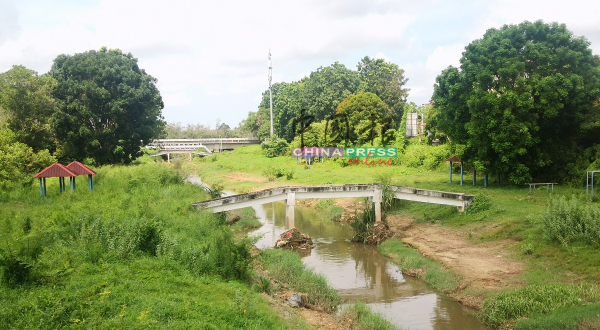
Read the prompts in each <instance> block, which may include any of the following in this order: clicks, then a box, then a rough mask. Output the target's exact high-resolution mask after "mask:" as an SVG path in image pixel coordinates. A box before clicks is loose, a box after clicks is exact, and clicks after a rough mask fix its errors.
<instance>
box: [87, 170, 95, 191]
mask: <svg viewBox="0 0 600 330" xmlns="http://www.w3.org/2000/svg"><path fill="white" fill-rule="evenodd" d="M88 185H89V187H90V191H92V190H94V183H93V182H92V175H91V174H89V175H88Z"/></svg>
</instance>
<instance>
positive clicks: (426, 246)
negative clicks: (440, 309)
mask: <svg viewBox="0 0 600 330" xmlns="http://www.w3.org/2000/svg"><path fill="white" fill-rule="evenodd" d="M387 220H388V223H389V225H390V228H392V229H393V230H394V231H396V235H397V237H399V238H400V239H401V240H402V242H404V243H405V244H407V245H410V246H412V247H414V248H416V249H417V250H418V251H419V252H420V253H421V254H423V255H424V256H426V257H428V258H431V259H433V260H437V261H439V262H441V263H442V264H444V266H446V267H448V268H449V269H450V270H451V271H453V272H454V273H456V274H458V275H460V277H461V286H460V287H461V289H465V288H467V287H472V288H477V289H486V290H497V289H501V288H505V287H508V286H510V285H514V283H513V282H511V279H512V278H514V277H515V276H517V275H519V274H521V273H522V272H523V271H524V270H525V264H524V263H522V262H520V261H518V260H514V259H512V258H511V257H510V251H509V249H508V248H509V247H510V246H511V245H513V244H514V243H515V242H514V241H510V240H499V241H493V242H484V243H479V244H475V243H472V242H470V241H469V239H468V237H467V234H466V233H464V232H463V231H460V230H458V229H454V228H449V227H443V226H440V225H436V224H429V223H415V221H414V220H413V219H410V218H408V217H406V216H401V215H390V216H388V219H387ZM466 303H467V304H468V305H474V306H473V307H479V306H478V305H479V304H480V302H477V301H473V302H471V303H468V302H466Z"/></svg>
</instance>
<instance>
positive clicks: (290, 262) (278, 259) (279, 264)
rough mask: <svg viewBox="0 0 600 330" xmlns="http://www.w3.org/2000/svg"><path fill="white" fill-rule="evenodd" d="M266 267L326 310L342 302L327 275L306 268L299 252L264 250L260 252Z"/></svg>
mask: <svg viewBox="0 0 600 330" xmlns="http://www.w3.org/2000/svg"><path fill="white" fill-rule="evenodd" d="M260 255H261V257H262V259H263V260H264V263H265V269H267V270H268V271H269V273H270V274H271V275H272V276H273V277H275V278H276V279H278V280H279V281H281V282H284V283H287V284H289V285H290V286H291V289H293V290H295V291H298V292H303V293H306V294H307V295H308V300H309V302H310V303H312V304H316V305H320V306H322V307H323V308H324V309H325V310H328V311H333V310H335V309H336V308H337V305H338V304H339V303H340V301H341V300H340V297H339V296H338V294H337V292H336V291H335V290H334V289H332V288H331V287H330V286H329V284H328V283H327V279H326V278H325V276H323V275H321V274H317V273H315V272H314V271H313V270H311V269H308V268H306V266H305V265H304V264H303V263H302V260H301V259H300V257H299V256H298V254H296V253H294V252H293V251H288V250H280V249H277V250H274V249H270V250H263V251H261V253H260Z"/></svg>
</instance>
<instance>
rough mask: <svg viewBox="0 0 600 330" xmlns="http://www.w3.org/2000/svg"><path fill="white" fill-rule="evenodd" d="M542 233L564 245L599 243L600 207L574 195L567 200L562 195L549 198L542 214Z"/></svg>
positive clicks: (596, 244) (595, 244)
mask: <svg viewBox="0 0 600 330" xmlns="http://www.w3.org/2000/svg"><path fill="white" fill-rule="evenodd" d="M542 221H543V224H544V235H545V236H546V237H547V238H548V239H550V240H552V241H555V242H558V243H560V244H562V245H563V246H565V247H568V246H569V245H571V244H573V243H576V242H581V243H585V244H590V245H593V246H598V245H600V208H598V206H597V205H594V204H588V203H585V202H582V201H581V200H579V199H577V198H576V197H575V196H573V197H571V199H570V200H567V198H565V197H564V196H559V197H555V198H552V199H550V202H549V203H548V208H547V209H546V211H545V212H544V214H543V215H542Z"/></svg>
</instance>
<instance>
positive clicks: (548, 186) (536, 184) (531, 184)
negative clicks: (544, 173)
mask: <svg viewBox="0 0 600 330" xmlns="http://www.w3.org/2000/svg"><path fill="white" fill-rule="evenodd" d="M555 184H558V183H556V182H549V183H548V182H547V183H528V185H529V193H530V194H531V187H533V192H535V187H536V186H543V185H545V186H546V190H547V191H550V186H552V192H554V185H555Z"/></svg>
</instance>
